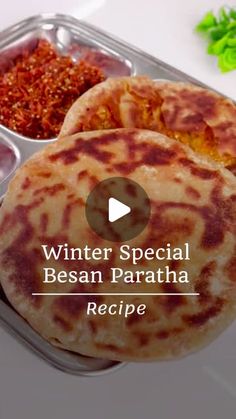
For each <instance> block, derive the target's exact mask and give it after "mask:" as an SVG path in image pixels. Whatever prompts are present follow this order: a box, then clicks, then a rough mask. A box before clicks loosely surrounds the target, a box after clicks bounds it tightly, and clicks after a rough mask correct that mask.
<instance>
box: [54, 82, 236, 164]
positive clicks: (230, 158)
mask: <svg viewBox="0 0 236 419" xmlns="http://www.w3.org/2000/svg"><path fill="white" fill-rule="evenodd" d="M122 127H124V128H144V129H150V130H153V131H157V132H160V133H162V134H165V135H167V136H168V137H170V138H174V139H177V140H179V141H181V142H183V143H185V144H188V145H189V146H190V147H191V148H192V149H193V150H195V151H197V152H200V153H201V154H204V155H208V156H210V157H211V158H212V159H214V160H216V161H218V162H221V163H223V164H224V166H227V167H229V168H230V169H231V170H232V171H235V170H236V106H235V105H234V104H233V102H232V101H230V100H227V99H225V98H223V97H222V96H220V95H219V94H216V93H214V92H212V91H209V90H206V89H203V88H202V87H199V86H195V85H192V84H187V83H180V82H161V81H160V82H157V81H152V80H151V79H149V78H146V77H123V78H113V79H108V80H106V81H105V82H103V83H100V84H99V85H97V86H95V87H93V88H92V89H90V90H89V91H88V92H86V93H85V94H84V95H83V96H81V97H80V98H79V99H78V100H77V101H76V102H75V103H74V104H73V105H72V107H71V109H70V110H69V112H68V113H67V116H66V118H65V121H64V124H63V126H62V129H61V133H60V137H63V136H64V135H68V134H74V133H76V132H80V131H91V130H97V129H109V128H122Z"/></svg>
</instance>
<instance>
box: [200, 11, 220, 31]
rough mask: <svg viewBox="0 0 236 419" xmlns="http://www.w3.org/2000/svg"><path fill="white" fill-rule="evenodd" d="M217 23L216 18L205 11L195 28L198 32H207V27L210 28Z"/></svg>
mask: <svg viewBox="0 0 236 419" xmlns="http://www.w3.org/2000/svg"><path fill="white" fill-rule="evenodd" d="M216 24H217V20H216V18H215V16H214V15H213V13H212V12H207V13H206V14H205V16H204V17H203V19H202V20H201V22H200V23H199V24H198V25H197V26H196V30H197V31H199V32H207V31H208V29H210V28H212V27H213V26H215V25H216Z"/></svg>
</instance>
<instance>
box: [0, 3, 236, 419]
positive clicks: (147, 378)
mask: <svg viewBox="0 0 236 419" xmlns="http://www.w3.org/2000/svg"><path fill="white" fill-rule="evenodd" d="M53 3H55V4H57V7H56V6H54V5H53ZM233 3H234V2H233V1H228V4H233ZM221 4H222V1H218V0H214V1H213V0H205V1H203V0H197V1H193V0H173V1H171V0H146V1H145V2H143V1H139V0H119V1H116V0H107V1H102V0H91V1H89V0H87V1H86V0H84V1H82V0H66V1H65V0H63V1H60V0H57V1H55V0H51V1H50V0H48V1H46V0H41V1H40V2H38V1H37V2H36V1H32V0H31V1H28V0H27V1H24V0H22V1H21V2H18V1H16V0H14V1H13V0H12V1H11V0H9V1H6V2H4V12H2V14H1V16H0V25H1V26H2V28H3V27H6V26H7V25H8V24H10V23H14V21H16V20H18V19H19V18H22V17H26V16H27V15H30V14H32V13H37V12H42V11H43V10H44V11H61V12H66V13H68V14H73V15H74V16H77V17H83V18H86V20H87V21H89V22H91V23H93V24H95V25H97V26H100V27H101V28H104V29H105V30H107V31H109V32H111V33H114V34H115V35H117V36H119V37H120V38H123V39H124V40H126V41H129V42H131V43H133V44H135V45H137V46H138V47H141V48H143V49H144V50H146V51H148V52H150V53H152V54H154V55H156V56H157V57H158V58H160V59H162V60H164V61H166V62H168V63H169V64H172V65H174V66H176V67H177V68H179V69H181V70H183V71H185V72H187V73H189V74H191V75H192V76H194V77H196V78H197V79H199V80H201V81H202V82H205V83H207V84H209V85H210V86H212V87H214V88H215V89H217V90H219V91H221V92H223V93H225V94H226V95H229V96H231V97H233V98H234V99H236V83H235V78H236V72H232V73H229V74H226V75H222V74H220V73H219V71H218V69H217V67H216V64H215V61H214V59H213V58H211V57H207V55H206V54H205V52H204V42H203V41H202V40H200V39H199V38H198V37H197V36H196V35H195V34H194V33H193V31H192V30H193V27H194V25H195V24H196V22H197V21H198V20H199V19H200V18H201V16H202V14H203V13H204V12H205V11H206V10H208V9H210V8H212V7H213V8H217V7H218V6H219V5H221ZM39 5H41V6H39ZM80 6H81V7H80ZM235 347H236V337H235V325H232V326H231V327H230V328H229V329H228V330H227V331H226V332H225V333H224V334H223V335H222V336H221V337H220V338H219V339H218V340H217V341H216V342H215V343H214V344H212V345H210V346H209V347H208V348H207V349H205V350H203V351H202V352H200V353H199V354H197V355H194V356H191V357H189V358H187V359H185V360H183V361H176V362H170V363H159V364H158V363H156V364H129V365H127V366H126V367H125V368H123V369H121V370H119V371H117V372H116V373H114V374H109V375H104V376H101V377H97V378H80V377H73V376H70V375H66V374H63V373H61V372H59V371H57V370H55V369H53V368H52V367H50V366H48V365H47V364H46V363H45V362H44V361H41V360H40V359H38V358H37V357H36V356H35V355H33V354H31V353H30V352H29V351H28V350H26V349H25V348H24V347H23V346H21V344H20V343H18V342H17V341H16V340H15V339H14V338H12V337H11V336H10V335H9V334H8V333H7V332H5V331H4V330H3V329H2V328H0V419H15V418H17V419H42V418H46V419H48V418H57V419H65V418H66V419H70V418H79V419H93V418H96V419H118V418H119V419H120V418H127V419H143V418H144V417H145V418H148V419H151V418H155V419H172V418H175V419H190V418H191V419H199V418H203V419H205V418H207V419H223V418H224V419H235V411H236V399H235V397H236V366H235V365H236V353H235Z"/></svg>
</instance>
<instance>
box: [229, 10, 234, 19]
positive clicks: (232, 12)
mask: <svg viewBox="0 0 236 419" xmlns="http://www.w3.org/2000/svg"><path fill="white" fill-rule="evenodd" d="M229 16H230V17H231V19H236V9H230V11H229Z"/></svg>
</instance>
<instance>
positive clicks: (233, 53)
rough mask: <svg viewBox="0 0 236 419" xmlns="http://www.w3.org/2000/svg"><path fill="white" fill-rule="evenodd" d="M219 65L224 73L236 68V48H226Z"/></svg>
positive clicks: (220, 57)
mask: <svg viewBox="0 0 236 419" xmlns="http://www.w3.org/2000/svg"><path fill="white" fill-rule="evenodd" d="M218 66H219V68H220V70H221V71H222V73H226V72H228V71H232V70H236V48H226V49H225V50H224V52H223V53H222V54H221V55H220V56H219V59H218Z"/></svg>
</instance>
